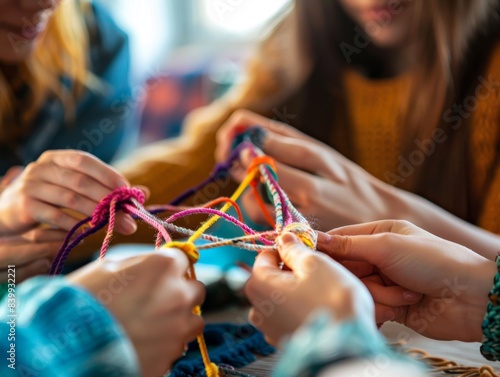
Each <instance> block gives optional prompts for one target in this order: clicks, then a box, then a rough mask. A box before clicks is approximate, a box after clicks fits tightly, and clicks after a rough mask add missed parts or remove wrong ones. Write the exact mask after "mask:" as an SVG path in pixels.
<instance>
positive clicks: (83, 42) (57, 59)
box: [0, 0, 98, 142]
mask: <svg viewBox="0 0 500 377" xmlns="http://www.w3.org/2000/svg"><path fill="white" fill-rule="evenodd" d="M90 8H91V6H90V3H88V2H87V1H84V0H80V1H79V0H68V1H63V2H61V4H60V5H59V6H58V8H57V9H56V10H55V11H54V14H53V15H52V17H51V19H50V20H49V23H48V25H47V29H46V30H45V31H44V34H43V35H42V36H41V37H40V40H39V41H38V42H37V45H36V46H35V50H34V51H33V53H32V54H31V55H30V56H29V57H28V58H27V59H26V60H25V61H23V62H22V63H21V64H20V65H19V70H18V72H19V74H18V75H19V79H20V81H21V82H22V83H24V85H27V87H28V95H27V97H26V98H25V99H23V102H22V103H16V102H19V101H18V100H16V96H15V93H14V91H13V90H12V88H11V87H10V85H9V83H8V81H7V79H6V78H5V77H4V74H3V73H2V71H1V70H0V141H4V142H15V141H16V139H18V137H20V136H26V135H27V134H28V133H29V131H30V130H31V121H32V119H33V117H34V116H35V114H36V112H37V111H38V110H39V109H40V108H41V107H42V105H43V103H44V102H45V100H46V99H47V97H48V96H55V97H56V98H58V99H59V100H60V101H61V102H62V103H63V104H64V108H65V110H66V115H71V114H72V113H73V111H74V109H75V101H76V99H77V98H78V97H79V96H80V95H81V94H82V93H83V91H84V89H85V88H87V87H96V85H98V83H97V82H96V79H95V78H94V76H93V75H92V74H91V73H90V72H89V69H88V64H89V63H88V45H89V41H88V39H89V35H88V30H87V27H86V24H85V19H84V15H87V16H88V17H90ZM62 78H65V79H68V80H69V82H70V83H71V85H70V86H69V87H68V85H67V84H65V83H63V82H62V80H61V79H62Z"/></svg>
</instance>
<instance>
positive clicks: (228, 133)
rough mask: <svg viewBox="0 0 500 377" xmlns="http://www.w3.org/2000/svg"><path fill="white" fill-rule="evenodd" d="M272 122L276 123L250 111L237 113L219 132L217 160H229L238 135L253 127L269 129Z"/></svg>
mask: <svg viewBox="0 0 500 377" xmlns="http://www.w3.org/2000/svg"><path fill="white" fill-rule="evenodd" d="M272 122H274V121H272V120H271V119H269V118H266V117H263V116H261V115H259V114H256V113H253V112H251V111H248V110H238V111H235V112H234V113H233V114H232V115H231V116H230V117H229V119H228V120H227V121H226V123H224V125H223V126H222V127H221V129H220V130H219V132H217V148H216V150H215V158H216V160H217V161H219V162H220V161H224V160H226V159H227V157H228V156H229V154H230V153H231V148H232V144H233V140H234V137H235V136H236V134H237V133H239V132H244V130H245V129H246V128H249V127H252V126H259V127H263V128H268V127H269V125H270V124H271V123H272ZM266 126H267V127H266Z"/></svg>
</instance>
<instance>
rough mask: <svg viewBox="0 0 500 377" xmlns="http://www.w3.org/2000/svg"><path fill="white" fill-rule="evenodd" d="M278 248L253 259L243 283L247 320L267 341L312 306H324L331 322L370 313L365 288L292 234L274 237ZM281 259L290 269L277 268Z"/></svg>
mask: <svg viewBox="0 0 500 377" xmlns="http://www.w3.org/2000/svg"><path fill="white" fill-rule="evenodd" d="M278 249H279V254H278V253H275V252H263V253H261V254H260V255H259V256H258V257H257V259H256V261H255V265H254V268H253V273H252V276H251V278H250V279H249V281H248V282H247V284H246V287H245V292H246V294H247V296H248V299H249V300H250V302H251V303H252V306H253V307H252V309H251V310H250V321H251V322H252V323H253V324H254V325H255V326H256V327H258V328H259V329H260V330H262V331H263V332H264V334H265V335H266V338H267V340H268V341H269V342H270V343H271V344H275V345H276V344H278V343H279V342H280V340H282V339H283V337H285V336H287V335H290V334H291V333H292V332H294V331H295V330H296V329H297V328H298V327H299V326H300V325H301V324H302V322H303V321H304V320H305V319H306V318H307V317H308V316H309V314H311V313H312V312H314V311H315V309H317V308H325V309H328V310H330V311H331V312H332V314H334V316H335V318H336V319H337V320H348V319H352V318H353V317H355V316H370V317H372V316H373V300H372V299H371V297H370V295H369V294H368V291H367V290H366V288H365V287H364V286H363V284H361V282H360V281H359V280H358V279H357V278H356V277H355V276H354V275H352V274H351V273H349V271H347V270H346V269H345V268H344V267H342V266H341V265H340V264H338V263H337V262H335V261H333V260H332V259H331V258H329V257H327V256H326V255H324V254H321V253H318V252H315V251H312V250H311V249H309V248H307V247H306V246H304V244H303V243H302V242H301V241H300V240H299V239H298V238H297V237H296V236H295V235H293V234H292V233H285V234H283V235H282V236H281V237H280V239H279V241H278ZM280 258H281V259H280ZM281 260H282V261H283V262H284V263H285V265H286V266H288V267H289V268H290V271H285V270H281V269H280V267H279V265H280V262H281ZM373 324H374V326H375V322H373Z"/></svg>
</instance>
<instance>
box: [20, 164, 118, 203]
mask: <svg viewBox="0 0 500 377" xmlns="http://www.w3.org/2000/svg"><path fill="white" fill-rule="evenodd" d="M40 181H44V182H47V183H50V184H53V185H56V186H60V187H63V188H66V189H68V190H70V191H73V192H75V193H77V194H79V195H81V196H83V197H86V198H88V199H90V200H92V201H94V202H96V203H98V202H100V201H101V199H102V198H104V197H105V196H106V195H108V194H109V193H110V192H111V191H112V190H113V189H114V188H110V187H108V186H106V185H104V184H103V183H101V182H99V181H98V180H96V179H94V178H93V177H91V176H89V175H86V174H82V173H80V172H78V171H74V170H71V169H67V168H64V167H59V166H56V165H54V164H50V163H40V164H38V165H37V168H36V169H35V168H33V169H31V170H28V177H27V183H26V185H28V184H29V183H33V182H40Z"/></svg>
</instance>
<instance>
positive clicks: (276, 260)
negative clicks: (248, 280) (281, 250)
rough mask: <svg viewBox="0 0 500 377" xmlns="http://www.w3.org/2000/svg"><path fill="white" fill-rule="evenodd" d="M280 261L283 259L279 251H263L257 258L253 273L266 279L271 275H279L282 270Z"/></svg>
mask: <svg viewBox="0 0 500 377" xmlns="http://www.w3.org/2000/svg"><path fill="white" fill-rule="evenodd" d="M280 263H281V260H280V257H279V254H278V253H276V252H272V251H263V252H262V253H260V254H259V255H258V256H257V258H256V259H255V263H254V265H253V274H255V276H258V277H260V278H264V279H265V278H266V277H268V276H270V275H273V276H275V275H279V274H281V272H282V271H281V269H280Z"/></svg>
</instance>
